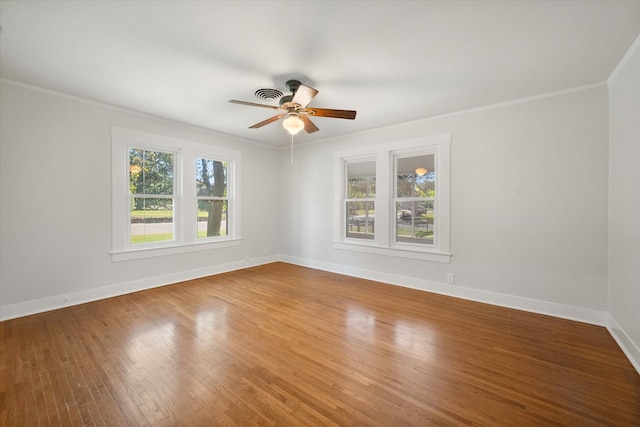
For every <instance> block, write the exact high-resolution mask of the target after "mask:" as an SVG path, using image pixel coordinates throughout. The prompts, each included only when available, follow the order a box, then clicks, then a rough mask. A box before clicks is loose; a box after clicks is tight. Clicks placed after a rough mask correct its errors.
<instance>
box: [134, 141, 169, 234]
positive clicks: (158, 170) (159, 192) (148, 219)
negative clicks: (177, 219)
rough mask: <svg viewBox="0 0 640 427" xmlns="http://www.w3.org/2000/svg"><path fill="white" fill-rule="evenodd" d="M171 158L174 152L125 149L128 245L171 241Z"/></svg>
mask: <svg viewBox="0 0 640 427" xmlns="http://www.w3.org/2000/svg"><path fill="white" fill-rule="evenodd" d="M175 157H176V155H175V154H174V153H165V152H162V151H150V150H144V149H141V148H130V149H129V191H130V193H131V206H130V209H127V213H128V217H129V220H128V221H127V222H128V223H129V224H130V230H129V231H130V232H129V236H130V237H129V242H130V243H131V244H132V245H138V244H144V243H154V242H163V241H173V240H174V236H175V230H174V222H173V219H174V211H173V207H174V206H175V204H176V203H175V193H174V176H175V169H174V165H175Z"/></svg>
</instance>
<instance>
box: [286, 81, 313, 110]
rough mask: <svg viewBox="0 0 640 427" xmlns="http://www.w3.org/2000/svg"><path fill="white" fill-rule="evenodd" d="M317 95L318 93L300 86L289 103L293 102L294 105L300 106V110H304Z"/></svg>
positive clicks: (310, 88)
mask: <svg viewBox="0 0 640 427" xmlns="http://www.w3.org/2000/svg"><path fill="white" fill-rule="evenodd" d="M317 94H318V91H317V90H315V89H314V88H312V87H309V86H305V85H300V86H299V87H298V89H297V90H296V94H295V95H294V96H293V99H292V100H291V102H293V103H294V104H300V105H301V106H302V108H305V107H306V106H307V105H309V103H310V102H311V100H312V99H313V98H314V97H315V96H316V95H317Z"/></svg>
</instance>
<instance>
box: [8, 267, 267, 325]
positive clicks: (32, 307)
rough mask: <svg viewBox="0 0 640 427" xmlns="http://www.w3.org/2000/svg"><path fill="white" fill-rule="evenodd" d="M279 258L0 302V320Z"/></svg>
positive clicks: (239, 268) (238, 268) (210, 274)
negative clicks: (26, 299) (4, 303)
mask: <svg viewBox="0 0 640 427" xmlns="http://www.w3.org/2000/svg"><path fill="white" fill-rule="evenodd" d="M276 261H278V256H277V255H272V256H267V257H260V258H253V259H250V260H244V261H236V262H232V263H227V264H221V265H216V266H210V267H204V268H198V269H194V270H188V271H180V272H176V273H172V274H166V275H163V276H156V277H149V278H145V279H140V280H132V281H130V282H124V283H118V284H115V285H109V286H103V287H100V288H93V289H89V290H86V291H78V292H71V293H68V294H61V295H54V296H51V297H46V298H39V299H35V300H30V301H25V302H20V303H17V304H8V305H1V306H0V321H3V320H9V319H15V318H17V317H23V316H29V315H31V314H37V313H43V312H45V311H51V310H57V309H59V308H64V307H70V306H72V305H78V304H84V303H87V302H92V301H97V300H101V299H105V298H111V297H115V296H119V295H124V294H129V293H132V292H138V291H143V290H145V289H151V288H157V287H160V286H166V285H170V284H173V283H178V282H183V281H185V280H191V279H197V278H200V277H206V276H212V275H214V274H220V273H226V272H228V271H234V270H241V269H244V268H249V267H255V266H258V265H262V264H269V263H272V262H276Z"/></svg>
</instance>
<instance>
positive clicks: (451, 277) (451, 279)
mask: <svg viewBox="0 0 640 427" xmlns="http://www.w3.org/2000/svg"><path fill="white" fill-rule="evenodd" d="M447 283H451V284H454V283H456V275H455V274H453V273H449V274H447Z"/></svg>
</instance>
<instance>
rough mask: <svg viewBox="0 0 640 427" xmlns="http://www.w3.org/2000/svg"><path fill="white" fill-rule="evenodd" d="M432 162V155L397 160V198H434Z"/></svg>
mask: <svg viewBox="0 0 640 427" xmlns="http://www.w3.org/2000/svg"><path fill="white" fill-rule="evenodd" d="M434 160H435V156H434V155H433V154H425V155H420V156H413V157H402V158H398V162H397V171H396V191H397V192H396V194H397V197H435V182H436V170H435V161H434Z"/></svg>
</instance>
